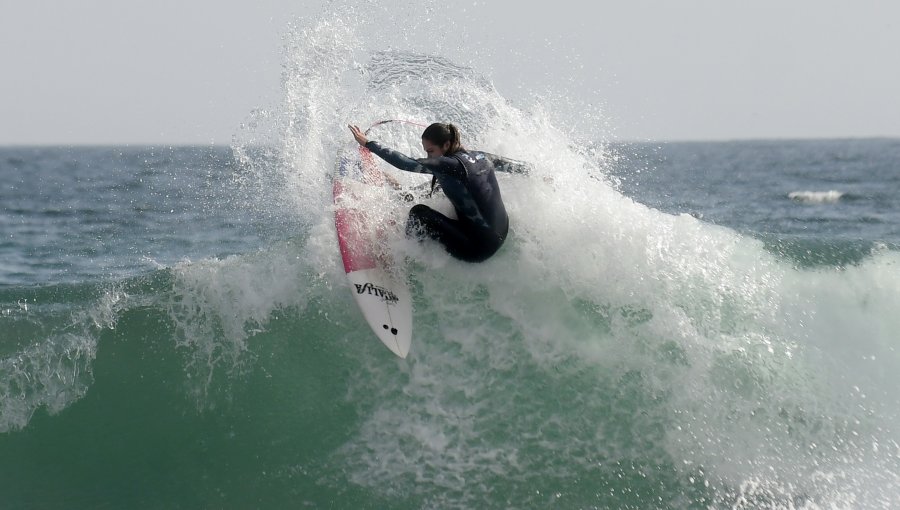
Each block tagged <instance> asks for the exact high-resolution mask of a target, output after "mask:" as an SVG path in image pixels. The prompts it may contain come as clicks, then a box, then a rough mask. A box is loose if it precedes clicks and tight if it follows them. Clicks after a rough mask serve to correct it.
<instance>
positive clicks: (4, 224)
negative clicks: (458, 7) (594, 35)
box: [0, 25, 900, 509]
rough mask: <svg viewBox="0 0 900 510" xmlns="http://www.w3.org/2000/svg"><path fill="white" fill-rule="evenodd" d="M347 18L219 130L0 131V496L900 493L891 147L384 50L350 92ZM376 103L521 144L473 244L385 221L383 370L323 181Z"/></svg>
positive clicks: (803, 499)
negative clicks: (445, 245) (223, 143)
mask: <svg viewBox="0 0 900 510" xmlns="http://www.w3.org/2000/svg"><path fill="white" fill-rule="evenodd" d="M340 30H341V27H340V26H335V25H322V26H317V27H314V29H309V30H308V31H307V32H303V38H302V39H303V41H305V44H307V45H309V47H312V48H316V51H307V52H303V51H300V52H299V53H298V54H297V55H295V57H294V59H295V60H294V61H291V66H288V70H289V71H290V69H295V70H303V69H312V68H313V66H311V65H310V62H315V63H317V64H318V65H317V66H315V67H314V68H315V69H316V71H315V72H305V73H304V72H300V71H298V72H296V73H295V74H290V73H288V78H287V79H286V84H285V101H284V105H282V107H281V109H279V110H278V111H275V112H259V113H258V116H257V117H256V118H255V119H254V121H253V122H251V123H248V125H247V126H245V127H243V128H242V130H241V132H239V133H238V135H237V136H236V137H235V142H234V144H233V145H232V146H231V147H219V146H216V147H203V146H200V147H165V146H160V147H136V146H130V147H124V146H122V147H5V148H0V180H2V182H3V186H2V187H0V203H2V210H0V234H2V240H0V507H2V508H4V509H25V508H68V509H76V508H86V509H87V508H91V509H96V508H131V509H138V508H154V509H155V508H167V509H175V508H184V509H195V508H266V509H269V508H335V509H349V508H371V509H385V508H391V509H407V508H408V509H419V508H429V509H430V508H435V509H437V508H441V509H447V508H498V509H500V508H502V509H512V508H560V509H587V508H616V509H625V508H631V509H650V508H666V509H668V508H697V509H701V508H702V509H708V508H738V509H748V508H785V509H788V508H806V509H813V508H854V509H857V508H885V509H887V508H898V507H900V445H898V443H900V425H898V423H900V394H898V392H897V388H898V387H900V352H898V349H900V314H898V310H900V201H898V199H897V193H898V190H900V140H894V139H847V140H772V141H730V142H685V143H617V142H609V141H603V140H579V139H575V138H573V137H572V136H571V135H569V134H567V133H566V131H565V130H563V129H559V128H558V127H556V126H555V124H554V123H553V121H552V119H551V118H548V117H546V116H545V115H544V113H542V112H543V110H542V109H529V108H527V107H524V106H515V105H513V104H512V103H511V102H510V101H507V100H506V99H505V98H503V97H502V96H501V95H500V94H499V93H498V92H497V91H496V90H495V89H494V88H493V87H492V86H490V84H489V83H487V82H485V81H478V80H473V79H472V78H473V74H472V73H474V71H472V70H470V69H467V68H465V67H462V66H457V65H456V64H454V63H452V62H449V61H445V60H443V59H440V58H438V57H433V56H430V57H427V58H424V57H422V56H417V55H412V54H403V53H378V54H375V55H373V57H372V59H371V60H370V63H369V64H367V67H365V69H364V70H363V71H362V72H360V73H359V74H358V76H357V80H358V82H359V84H358V85H360V86H363V87H366V90H368V91H369V92H368V97H367V100H366V101H365V102H362V103H360V102H359V101H356V102H353V101H351V100H350V99H349V98H350V97H352V96H353V93H352V90H356V89H353V88H352V87H348V88H346V89H342V88H341V87H334V86H331V85H329V84H333V83H335V77H338V76H343V73H344V70H345V69H347V68H351V67H352V66H351V65H350V63H349V62H346V61H344V60H342V58H344V57H342V56H341V54H340V51H339V50H340V48H338V49H335V50H334V53H329V54H328V55H330V57H329V59H326V60H322V56H321V53H322V52H323V51H324V52H327V51H330V50H327V48H331V46H330V45H331V41H332V40H333V39H334V38H337V39H339V40H340V39H341V38H342V37H345V36H344V35H342V34H343V32H340ZM310 41H311V42H310ZM317 44H318V46H317ZM398 68H400V69H403V70H404V72H403V73H395V71H396V69H398ZM436 76H437V77H438V78H435V77H436ZM430 80H439V82H440V84H441V86H440V87H435V86H433V85H434V84H435V83H437V81H430ZM423 83H424V84H426V85H429V84H430V85H432V86H431V87H425V86H422V84H423ZM345 96H346V97H345ZM460 105H462V106H460ZM383 118H404V119H415V120H421V121H430V120H445V121H452V122H455V123H457V124H458V125H459V126H460V127H461V128H462V131H463V134H464V136H465V137H466V143H467V144H468V145H469V146H470V147H471V148H478V149H482V150H487V151H490V152H496V153H500V154H504V155H507V156H510V157H514V158H517V159H522V160H526V161H529V162H531V163H532V164H533V165H534V171H533V173H532V174H530V175H527V176H509V175H501V176H500V185H501V188H502V192H503V197H504V200H505V201H506V204H507V208H508V210H509V213H510V217H511V222H512V234H511V236H510V238H509V240H508V241H507V243H506V245H505V246H504V248H503V249H502V250H501V251H500V252H499V253H498V254H497V255H496V256H495V257H494V258H492V259H491V260H489V261H487V262H485V263H483V264H476V265H472V264H466V263H462V262H459V261H456V260H453V259H451V258H450V257H449V256H447V254H446V253H444V252H443V251H442V250H441V249H440V248H439V247H437V246H435V245H431V244H427V243H426V244H419V243H416V242H413V241H408V240H405V239H404V238H403V237H402V234H401V233H399V232H394V233H393V234H389V235H388V244H387V246H388V247H389V248H390V250H391V252H392V253H394V255H395V256H397V258H398V260H402V261H404V262H403V266H404V268H405V271H406V273H407V277H408V279H409V282H410V285H411V288H412V291H413V299H414V303H415V305H414V306H415V315H414V335H413V344H412V348H411V351H410V355H409V358H408V359H406V360H401V359H399V358H396V357H395V356H394V355H393V354H391V353H390V352H389V351H388V350H387V349H386V348H384V347H383V346H382V345H381V344H380V343H379V342H378V340H377V339H376V338H375V336H374V335H373V334H371V332H370V331H369V329H368V327H367V325H366V323H365V322H364V320H363V318H362V316H361V314H360V313H359V311H358V310H357V309H356V307H355V305H354V302H353V300H352V297H351V294H350V290H349V288H348V284H347V282H346V280H345V279H344V276H343V269H342V266H341V261H340V254H339V252H338V249H337V246H336V238H335V233H334V223H333V212H334V211H333V207H332V205H331V200H330V199H331V187H330V182H331V181H330V177H331V174H332V172H333V171H334V162H335V154H336V152H337V151H338V150H340V149H341V148H342V147H345V146H346V144H347V142H348V141H350V137H349V132H347V131H346V128H345V126H346V124H347V123H348V122H356V123H360V124H366V123H372V122H374V121H375V120H379V119H383ZM372 136H373V137H377V138H378V139H380V140H382V141H384V142H385V143H388V144H390V145H392V146H395V147H398V148H399V149H401V150H404V151H406V152H408V153H410V154H413V155H415V156H417V157H421V156H422V154H421V148H420V147H419V146H418V145H417V143H418V132H417V131H410V129H409V127H408V126H407V125H403V124H396V125H392V126H390V125H389V126H387V127H385V128H384V129H383V130H382V131H377V132H373V135H372ZM417 151H418V152H417ZM395 175H396V174H395ZM396 176H397V177H398V178H399V179H400V180H401V182H403V184H404V185H408V186H411V187H413V186H416V185H419V184H422V183H421V182H420V180H421V179H422V178H421V177H418V176H412V175H396ZM417 178H418V179H419V180H416V179H417ZM429 200H431V201H432V202H433V203H438V202H440V200H439V199H437V198H432V199H429ZM370 205H371V208H372V210H376V211H381V213H383V214H384V215H385V222H386V224H389V223H390V221H389V220H391V219H394V220H397V221H399V222H400V224H402V221H403V218H404V216H405V213H406V210H407V209H408V207H409V204H408V203H404V202H398V201H393V200H387V201H381V202H378V201H374V202H372V203H371V204H370ZM438 205H439V204H438Z"/></svg>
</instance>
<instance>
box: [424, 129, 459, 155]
mask: <svg viewBox="0 0 900 510" xmlns="http://www.w3.org/2000/svg"><path fill="white" fill-rule="evenodd" d="M422 148H423V149H425V153H426V154H428V157H429V158H439V157H441V156H448V155H450V154H453V153H454V152H456V151H459V150H462V148H463V146H462V144H461V143H460V142H459V128H457V127H456V126H454V125H453V124H442V123H440V122H435V123H434V124H432V125H430V126H428V127H427V128H425V131H423V132H422Z"/></svg>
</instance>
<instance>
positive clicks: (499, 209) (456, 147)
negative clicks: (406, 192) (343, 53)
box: [349, 122, 529, 262]
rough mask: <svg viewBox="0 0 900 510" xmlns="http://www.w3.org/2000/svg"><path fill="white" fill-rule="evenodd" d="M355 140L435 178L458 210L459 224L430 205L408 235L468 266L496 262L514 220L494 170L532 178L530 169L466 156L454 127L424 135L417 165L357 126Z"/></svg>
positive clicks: (411, 221) (414, 213)
mask: <svg viewBox="0 0 900 510" xmlns="http://www.w3.org/2000/svg"><path fill="white" fill-rule="evenodd" d="M349 127H350V131H351V132H352V133H353V138H355V139H356V141H357V142H358V143H359V144H360V145H362V146H364V147H365V148H367V149H369V150H370V151H372V152H373V153H374V154H376V155H377V156H378V157H380V158H381V159H383V160H385V161H387V162H388V163H390V164H391V165H393V166H395V167H397V168H399V169H400V170H405V171H407V172H417V173H425V174H431V175H433V176H434V179H433V181H432V190H433V189H434V184H435V182H436V183H437V184H439V185H440V187H441V189H442V190H443V191H444V194H445V195H447V198H448V199H449V200H450V203H451V204H453V208H454V209H455V210H456V216H457V218H458V219H455V220H454V219H452V218H448V217H447V216H444V215H443V214H441V213H439V212H438V211H435V210H434V209H432V208H430V207H428V206H427V205H424V204H417V205H415V206H413V208H412V209H410V211H409V217H408V218H407V220H406V235H407V237H412V238H419V239H422V238H430V239H434V240H436V241H438V242H440V243H441V244H443V245H444V247H445V248H446V250H447V252H448V253H450V255H452V256H453V257H455V258H457V259H460V260H464V261H466V262H482V261H485V260H487V259H488V258H490V257H491V256H492V255H493V254H494V253H496V252H497V250H499V249H500V247H501V246H502V245H503V241H505V240H506V235H507V233H508V232H509V216H507V214H506V207H505V206H504V205H503V200H502V199H501V198H500V187H499V185H498V184H497V178H496V176H495V175H494V170H500V171H504V172H513V173H527V172H528V168H529V166H528V164H527V163H523V162H520V161H514V160H511V159H507V158H504V157H501V156H497V155H494V154H489V153H487V152H478V151H469V150H466V149H465V148H464V147H463V146H462V144H461V143H460V140H459V129H458V128H457V127H456V126H454V125H453V124H442V123H439V122H436V123H434V124H432V125H430V126H428V127H427V128H425V131H424V132H423V133H422V148H423V149H424V150H425V153H426V154H427V155H428V157H427V158H424V159H413V158H410V157H408V156H405V155H403V154H400V153H399V152H397V151H395V150H393V149H390V148H388V147H384V146H383V145H381V144H379V143H378V142H376V141H373V140H369V139H368V138H366V135H365V133H363V132H362V130H360V129H359V128H358V127H357V126H352V125H351V126H349Z"/></svg>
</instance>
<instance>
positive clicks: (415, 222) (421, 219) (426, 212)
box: [406, 204, 433, 237]
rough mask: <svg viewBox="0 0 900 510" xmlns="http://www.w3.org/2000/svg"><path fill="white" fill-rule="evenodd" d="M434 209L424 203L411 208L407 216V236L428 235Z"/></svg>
mask: <svg viewBox="0 0 900 510" xmlns="http://www.w3.org/2000/svg"><path fill="white" fill-rule="evenodd" d="M432 212H433V211H432V209H431V208H430V207H428V206H427V205H424V204H416V205H414V206H412V208H411V209H410V210H409V216H408V217H407V218H406V237H426V229H427V228H428V225H429V223H430V222H429V221H428V219H429V218H430V217H431V214H432Z"/></svg>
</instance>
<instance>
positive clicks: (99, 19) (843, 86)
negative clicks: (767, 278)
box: [0, 0, 900, 145]
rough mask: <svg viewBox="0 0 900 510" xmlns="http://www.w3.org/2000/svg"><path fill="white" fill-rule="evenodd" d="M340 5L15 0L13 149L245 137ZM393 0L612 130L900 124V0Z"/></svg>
mask: <svg viewBox="0 0 900 510" xmlns="http://www.w3.org/2000/svg"><path fill="white" fill-rule="evenodd" d="M322 3H323V2H320V1H312V0H301V1H296V0H294V1H290V0H263V1H255V2H252V3H250V2H246V3H245V4H243V5H230V3H228V2H215V1H213V0H195V1H189V2H176V1H172V0H163V1H154V2H150V1H131V2H126V1H112V0H81V1H79V2H64V1H46V2H42V1H35V2H24V1H21V2H20V1H13V0H0V57H2V58H0V66H2V67H0V69H2V79H0V145H7V144H32V143H38V144H69V143H98V144H100V143H110V144H112V143H201V144H206V143H218V144H227V143H229V142H230V141H231V136H232V134H233V133H235V132H236V131H237V129H238V126H239V125H240V123H241V122H242V121H243V120H245V119H246V118H247V116H248V115H249V113H250V112H251V111H252V110H253V109H254V108H257V107H269V106H271V105H273V104H276V103H277V102H278V99H279V95H280V90H279V82H280V79H281V61H282V54H281V52H282V36H283V35H284V34H285V33H286V32H287V31H288V24H289V23H290V22H292V21H295V22H297V23H299V24H301V25H302V24H303V23H304V22H305V21H308V20H310V19H312V18H314V17H316V16H318V15H320V14H321V12H322ZM390 3H391V4H393V5H394V6H395V7H393V8H385V7H384V5H385V4H384V2H375V1H361V2H360V12H361V13H363V14H364V13H366V12H367V11H370V10H374V9H376V8H377V9H380V10H381V11H383V12H388V13H391V12H393V11H396V16H397V24H396V26H393V27H386V28H388V29H389V30H390V31H393V32H400V31H402V27H403V24H404V21H403V20H404V19H406V20H413V19H416V20H420V19H424V18H425V17H431V18H433V19H434V20H435V22H437V23H440V25H441V28H440V29H438V30H439V31H440V33H441V34H442V35H441V37H440V40H441V41H442V43H441V44H440V45H438V46H439V47H438V48H435V50H434V52H435V53H438V54H442V55H445V56H448V57H450V58H453V59H462V60H465V62H461V63H469V64H472V65H474V66H475V67H476V69H477V70H478V71H479V72H480V73H482V74H484V75H485V76H487V77H488V78H489V79H491V80H492V81H494V83H495V84H496V86H497V88H498V89H499V91H500V92H501V93H502V94H503V95H504V96H506V97H508V98H510V99H513V100H516V99H517V98H522V97H526V96H528V95H530V94H531V93H535V92H541V91H544V90H548V89H549V90H553V91H556V92H558V93H561V94H565V95H566V97H570V98H571V99H572V100H571V102H570V103H569V105H568V106H563V107H562V108H567V109H569V110H570V111H568V112H566V115H571V116H577V115H578V114H579V112H580V111H583V110H582V108H591V106H589V105H595V106H594V107H593V108H595V109H596V108H599V109H600V110H601V111H602V112H603V115H604V116H605V118H606V122H605V123H603V125H602V126H597V127H596V129H597V130H598V131H599V135H601V136H604V137H618V138H621V139H675V140H680V139H729V138H779V137H844V136H900V101H898V100H897V96H896V94H897V91H898V90H900V57H898V49H900V2H893V1H887V0H885V1H872V0H863V1H857V2H851V1H834V0H825V1H814V0H795V1H775V0H761V1H754V2H747V1H731V0H682V1H679V2H666V1H663V0H659V1H653V2H651V1H630V2H625V1H622V2H605V1H583V2H572V1H555V2H512V1H489V0H480V1H478V2H475V1H471V0H468V1H467V0H463V1H462V2H460V3H457V4H454V5H455V6H456V7H454V9H453V10H452V11H448V12H443V11H441V8H440V7H435V6H436V5H437V4H438V3H439V4H441V5H444V4H446V3H445V2H437V3H433V4H431V5H432V7H431V8H424V7H418V5H419V3H418V2H412V1H409V2H404V1H402V0H390ZM376 6H377V7H376ZM397 6H399V7H397ZM420 23H422V24H424V22H420ZM420 28H421V27H420ZM455 38H458V41H456V42H453V41H454V39H455ZM403 40H404V39H403V38H402V37H399V35H398V36H397V37H395V39H394V41H393V42H392V40H391V38H390V37H388V36H384V35H381V36H379V37H374V38H373V39H372V41H365V42H364V43H363V48H365V49H367V50H373V51H374V50H378V49H383V48H381V47H379V46H378V45H379V44H391V45H393V47H394V48H395V49H406V48H403V47H402V45H403ZM407 40H408V39H407ZM448 40H449V41H451V42H452V44H448V43H447V41H448ZM374 41H378V42H377V43H376V42H374ZM415 45H416V47H415V48H409V49H413V50H416V51H422V50H423V48H425V47H427V41H424V42H423V41H422V40H421V38H417V39H416V42H415ZM423 45H424V46H423ZM592 119H593V118H592ZM587 124H588V125H585V124H579V126H580V127H587V128H590V123H589V122H588V123H587Z"/></svg>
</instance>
